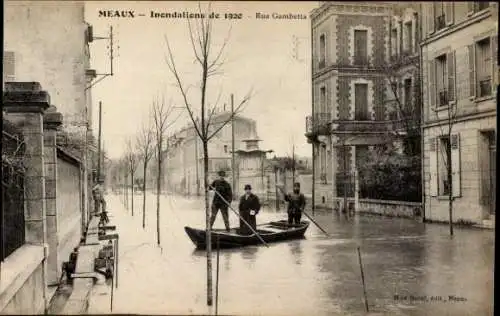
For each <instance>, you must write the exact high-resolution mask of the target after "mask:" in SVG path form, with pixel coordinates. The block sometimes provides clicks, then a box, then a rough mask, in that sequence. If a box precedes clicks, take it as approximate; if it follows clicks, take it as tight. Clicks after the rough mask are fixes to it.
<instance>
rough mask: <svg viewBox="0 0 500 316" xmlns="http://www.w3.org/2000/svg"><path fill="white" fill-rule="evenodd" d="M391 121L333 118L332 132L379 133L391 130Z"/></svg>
mask: <svg viewBox="0 0 500 316" xmlns="http://www.w3.org/2000/svg"><path fill="white" fill-rule="evenodd" d="M392 126H393V122H392V121H373V120H372V121H355V120H334V121H332V132H333V133H339V134H340V133H381V132H387V131H388V130H391V129H392Z"/></svg>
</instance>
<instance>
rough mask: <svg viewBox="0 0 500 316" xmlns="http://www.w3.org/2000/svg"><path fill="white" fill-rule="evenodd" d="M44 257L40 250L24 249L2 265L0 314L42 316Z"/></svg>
mask: <svg viewBox="0 0 500 316" xmlns="http://www.w3.org/2000/svg"><path fill="white" fill-rule="evenodd" d="M43 256H44V252H43V247H40V246H34V245H24V246H22V247H21V248H19V249H17V250H16V251H14V252H13V253H12V254H11V255H10V256H9V257H7V259H6V261H5V262H3V264H2V272H1V273H2V282H1V283H0V313H1V314H10V315H28V314H35V315H36V314H38V315H40V314H43V312H44V295H43V293H44V286H45V284H44V271H43V265H42V260H43Z"/></svg>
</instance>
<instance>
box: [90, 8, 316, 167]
mask: <svg viewBox="0 0 500 316" xmlns="http://www.w3.org/2000/svg"><path fill="white" fill-rule="evenodd" d="M206 4H207V3H201V5H202V8H205V7H206ZM317 6H318V2H270V1H269V2H268V1H266V2H227V1H224V2H212V3H211V10H212V11H213V12H214V13H219V14H220V18H219V19H215V20H214V24H213V52H214V54H215V53H216V52H217V51H218V49H219V48H220V47H221V46H222V43H223V42H224V40H225V39H226V38H229V40H228V42H227V44H226V46H225V50H224V60H225V63H224V65H223V67H222V73H221V75H219V76H216V77H212V78H211V79H210V80H211V81H210V82H209V84H208V90H207V96H208V98H209V99H208V102H209V104H215V102H216V101H217V99H218V98H219V104H220V107H221V108H222V107H223V104H224V103H227V105H228V108H229V104H230V95H231V94H234V100H235V101H234V103H235V105H238V104H239V102H241V100H242V99H243V98H244V97H245V96H246V95H247V94H248V93H251V95H252V97H251V99H250V102H249V103H248V104H247V105H246V106H245V109H244V111H243V112H242V115H244V116H247V117H250V118H252V119H254V120H256V122H257V133H258V136H259V137H260V139H262V142H261V143H260V145H261V148H263V149H272V150H274V151H275V153H276V154H277V155H287V154H288V155H289V154H291V152H292V145H293V144H295V152H296V154H297V155H299V156H310V155H311V146H310V145H309V144H307V141H306V138H305V136H304V133H305V117H306V116H307V115H310V112H311V69H310V19H309V13H310V11H311V10H312V9H314V8H316V7H317ZM100 10H118V11H134V13H135V17H134V18H131V17H128V18H127V17H102V16H101V17H99V11H100ZM198 10H199V9H198V2H191V1H189V2H171V1H168V2H162V1H156V2H146V1H140V2H132V1H123V2H122V1H112V2H111V1H110V2H105V1H99V2H98V1H89V2H86V3H85V19H86V21H87V22H88V23H90V24H92V26H93V33H94V36H102V37H106V36H108V35H109V27H110V26H112V27H113V33H114V42H115V43H114V45H113V47H114V62H113V73H114V74H113V76H110V77H107V78H105V79H104V80H102V81H101V82H99V83H97V84H96V85H95V86H94V87H93V90H92V101H93V105H94V109H95V110H94V115H93V116H94V119H93V122H94V127H97V126H96V125H97V124H96V123H97V122H98V110H97V109H98V102H99V101H101V102H102V112H103V117H102V125H103V129H102V135H103V145H104V146H105V150H106V151H107V153H108V156H109V157H110V158H117V157H120V156H121V155H122V153H123V152H124V150H125V145H124V144H125V142H126V140H127V139H135V137H136V135H137V133H138V130H139V128H140V127H141V126H142V124H143V123H146V122H148V115H149V114H148V113H149V110H150V107H151V103H152V101H153V100H154V99H155V98H158V97H160V98H161V97H163V98H164V99H165V102H166V103H167V104H172V105H173V106H178V107H182V106H183V104H184V103H183V100H182V98H181V95H180V93H179V89H178V87H177V86H176V85H175V80H174V77H173V75H172V74H171V72H170V70H169V68H168V66H167V64H166V60H165V59H166V56H167V52H168V50H167V45H166V39H168V41H169V43H170V47H171V48H172V51H173V55H174V58H175V61H176V64H177V67H178V69H179V71H180V73H181V75H182V80H183V82H184V83H185V86H191V89H190V90H189V94H188V97H189V101H190V102H191V103H193V104H195V106H196V104H200V101H199V100H200V95H199V92H198V91H199V89H197V88H196V86H197V85H199V82H200V78H201V76H200V67H199V66H198V65H197V64H196V63H195V62H194V60H195V59H194V54H193V50H192V47H191V42H190V40H189V28H188V23H187V20H186V19H182V18H151V17H150V12H151V11H154V12H157V13H164V12H170V13H171V12H180V13H182V12H189V13H197V12H199V11H198ZM226 13H234V14H241V16H242V18H241V19H237V20H234V19H224V14H226ZM257 13H260V14H261V15H263V14H269V15H270V18H269V19H258V18H257V17H256V15H257ZM273 13H278V14H289V13H291V14H302V15H305V16H306V17H307V18H306V19H273V18H272V14H273ZM139 14H144V15H145V16H138V15H139ZM294 37H296V38H297V39H298V40H297V41H296V43H297V44H296V45H295V44H294V43H295V41H294ZM90 45H91V48H90V49H91V56H92V57H91V64H92V67H93V68H94V69H96V70H97V72H98V73H109V71H110V58H109V49H108V48H107V47H108V41H107V40H96V41H94V42H93V43H91V44H90ZM294 50H295V51H296V52H297V53H294ZM175 111H176V112H178V114H175V116H179V119H178V121H176V123H175V124H174V125H172V127H171V128H170V130H169V131H167V134H172V133H174V132H175V130H177V129H179V128H181V127H183V126H185V125H186V124H187V123H188V120H189V116H188V114H187V112H186V111H185V110H183V109H182V108H179V109H176V110H175Z"/></svg>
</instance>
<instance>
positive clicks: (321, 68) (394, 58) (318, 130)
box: [306, 2, 420, 206]
mask: <svg viewBox="0 0 500 316" xmlns="http://www.w3.org/2000/svg"><path fill="white" fill-rule="evenodd" d="M418 11H419V6H418V5H414V4H412V3H403V4H396V3H388V2H369V3H361V2H321V5H320V7H319V8H317V9H315V10H313V11H312V13H311V22H312V61H313V62H312V72H313V74H312V89H313V108H312V115H310V116H308V117H307V118H306V137H307V139H308V142H309V143H311V144H313V161H314V165H315V168H314V169H315V173H314V177H313V178H314V179H315V180H313V181H314V192H313V194H314V199H315V203H316V204H317V205H323V206H331V205H332V204H333V201H334V200H335V199H336V198H338V197H341V196H344V195H346V196H349V197H353V196H354V171H355V170H356V169H357V167H358V166H359V164H360V163H362V162H363V156H365V155H366V154H367V153H368V152H369V151H372V150H375V149H377V147H384V146H385V145H390V144H401V140H402V137H401V136H403V137H404V134H405V132H404V130H403V128H402V127H401V126H402V123H403V122H404V121H405V120H407V121H408V117H405V115H402V114H404V113H411V114H412V115H414V116H416V117H417V118H418V117H419V116H420V114H419V113H420V112H419V108H418V105H416V104H415V102H414V94H415V93H417V94H418V91H419V84H420V80H419V78H418V74H419V72H418V70H419V67H418V66H419V65H418V64H419V58H418V56H419V47H418V41H419V36H420V31H419V29H420V26H419V12H418ZM394 92H396V93H394ZM396 95H398V97H399V100H400V104H401V105H402V107H403V109H398V108H397V107H396V106H395V99H396ZM410 121H411V120H410ZM418 127H419V126H417V127H416V128H417V130H418Z"/></svg>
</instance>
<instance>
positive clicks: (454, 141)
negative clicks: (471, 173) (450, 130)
mask: <svg viewBox="0 0 500 316" xmlns="http://www.w3.org/2000/svg"><path fill="white" fill-rule="evenodd" d="M459 136H460V135H459V134H454V135H451V139H450V140H451V179H452V190H453V197H459V196H460V193H461V191H460V189H461V187H460V185H461V183H460V178H461V174H460V137H459Z"/></svg>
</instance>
